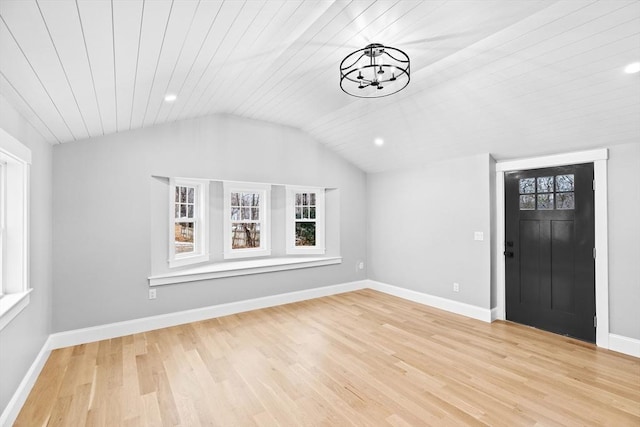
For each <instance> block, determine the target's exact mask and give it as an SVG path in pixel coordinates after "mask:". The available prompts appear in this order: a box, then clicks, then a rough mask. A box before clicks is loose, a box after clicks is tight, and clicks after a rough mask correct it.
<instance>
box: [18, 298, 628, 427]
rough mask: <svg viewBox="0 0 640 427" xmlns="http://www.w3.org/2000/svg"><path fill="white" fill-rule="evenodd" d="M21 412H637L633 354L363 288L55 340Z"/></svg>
mask: <svg viewBox="0 0 640 427" xmlns="http://www.w3.org/2000/svg"><path fill="white" fill-rule="evenodd" d="M16 425H18V426H41V425H51V426H54V425H55V426H57V425H67V426H83V425H89V426H102V425H114V426H144V425H169V426H173V425H181V426H198V425H219V426H253V425H264V426H276V425H281V426H306V425H309V426H315V425H327V426H343V425H345V426H346V425H363V426H374V425H393V426H407V425H416V426H422V425H435V426H440V425H491V426H527V425H562V426H572V425H576V426H578V425H579V426H583V425H607V426H638V425H640V359H636V358H633V357H629V356H625V355H622V354H619V353H615V352H611V351H607V350H602V349H598V348H595V347H594V346H593V345H590V344H586V343H583V342H580V341H576V340H573V339H569V338H565V337H561V336H557V335H553V334H550V333H546V332H542V331H538V330H535V329H532V328H528V327H525V326H520V325H516V324H511V323H508V322H494V323H492V324H488V323H484V322H480V321H476V320H472V319H467V318H464V317H461V316H457V315H453V314H450V313H446V312H443V311H439V310H436V309H432V308H429V307H425V306H422V305H419V304H415V303H412V302H408V301H405V300H402V299H399V298H395V297H392V296H388V295H385V294H382V293H378V292H375V291H371V290H363V291H357V292H351V293H347V294H341V295H337V296H332V297H326V298H320V299H316V300H311V301H306V302H301V303H296V304H289V305H285V306H280V307H275V308H270V309H264V310H258V311H253V312H249V313H243V314H238V315H233V316H227V317H223V318H218V319H211V320H207V321H203V322H197V323H191V324H187V325H182V326H176V327H172V328H166V329H161V330H156V331H152V332H147V333H142V334H136V335H130V336H126V337H122V338H117V339H112V340H105V341H100V342H95V343H90V344H85V345H79V346H76V347H69V348H64V349H59V350H55V351H54V352H52V354H51V356H50V358H49V360H48V361H47V363H46V366H45V367H44V369H43V371H42V373H41V375H40V377H39V379H38V381H37V383H36V385H35V387H34V388H33V390H32V392H31V394H30V396H29V398H28V400H27V402H26V404H25V405H24V407H23V409H22V411H21V412H20V415H19V417H18V420H17V422H16Z"/></svg>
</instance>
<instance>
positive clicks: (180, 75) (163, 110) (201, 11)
mask: <svg viewBox="0 0 640 427" xmlns="http://www.w3.org/2000/svg"><path fill="white" fill-rule="evenodd" d="M221 7H222V1H200V2H199V3H198V6H197V10H196V14H195V16H194V18H193V22H191V23H190V24H189V29H188V31H187V34H186V38H185V39H184V42H183V46H182V48H181V51H180V54H179V56H178V59H177V60H176V63H175V64H173V66H172V68H171V73H170V76H169V81H168V82H167V85H166V87H165V90H164V93H165V94H169V93H170V94H174V95H177V96H178V100H177V101H176V103H178V104H180V103H182V102H184V94H183V88H184V85H185V83H186V80H187V78H188V77H189V75H190V74H191V73H192V71H193V69H194V66H195V63H196V61H197V60H198V58H199V57H200V55H201V54H202V50H203V48H204V47H205V44H206V43H207V41H208V40H209V35H210V33H211V31H212V29H213V26H214V25H215V23H216V21H217V20H218V17H219V12H220V11H221ZM205 55H206V51H205ZM174 106H175V103H163V104H162V105H161V106H160V108H159V110H158V111H157V113H156V115H155V117H154V119H153V124H157V123H159V122H160V123H162V122H165V121H167V120H168V115H169V113H170V112H171V111H172V110H173V108H174Z"/></svg>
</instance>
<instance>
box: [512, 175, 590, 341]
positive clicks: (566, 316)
mask: <svg viewBox="0 0 640 427" xmlns="http://www.w3.org/2000/svg"><path fill="white" fill-rule="evenodd" d="M505 219H506V221H505V225H506V226H505V237H506V238H505V267H506V270H505V281H506V283H505V284H506V288H505V290H506V315H507V320H512V321H514V322H518V323H523V324H526V325H530V326H534V327H537V328H540V329H544V330H547V331H551V332H556V333H559V334H563V335H568V336H571V337H575V338H579V339H582V340H586V341H590V342H595V337H596V330H595V323H594V320H595V319H594V317H595V263H594V201H593V164H592V163H589V164H582V165H573V166H560V167H554V168H545V169H535V170H526V171H519V172H509V173H506V174H505Z"/></svg>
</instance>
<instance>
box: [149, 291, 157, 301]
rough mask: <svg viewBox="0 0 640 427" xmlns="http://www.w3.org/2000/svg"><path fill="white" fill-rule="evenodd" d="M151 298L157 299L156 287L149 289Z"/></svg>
mask: <svg viewBox="0 0 640 427" xmlns="http://www.w3.org/2000/svg"><path fill="white" fill-rule="evenodd" d="M149 299H156V289H149Z"/></svg>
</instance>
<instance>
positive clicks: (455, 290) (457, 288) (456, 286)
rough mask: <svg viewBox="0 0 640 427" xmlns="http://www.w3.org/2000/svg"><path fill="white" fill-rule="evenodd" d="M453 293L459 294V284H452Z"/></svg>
mask: <svg viewBox="0 0 640 427" xmlns="http://www.w3.org/2000/svg"><path fill="white" fill-rule="evenodd" d="M453 292H460V283H456V282H453Z"/></svg>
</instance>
